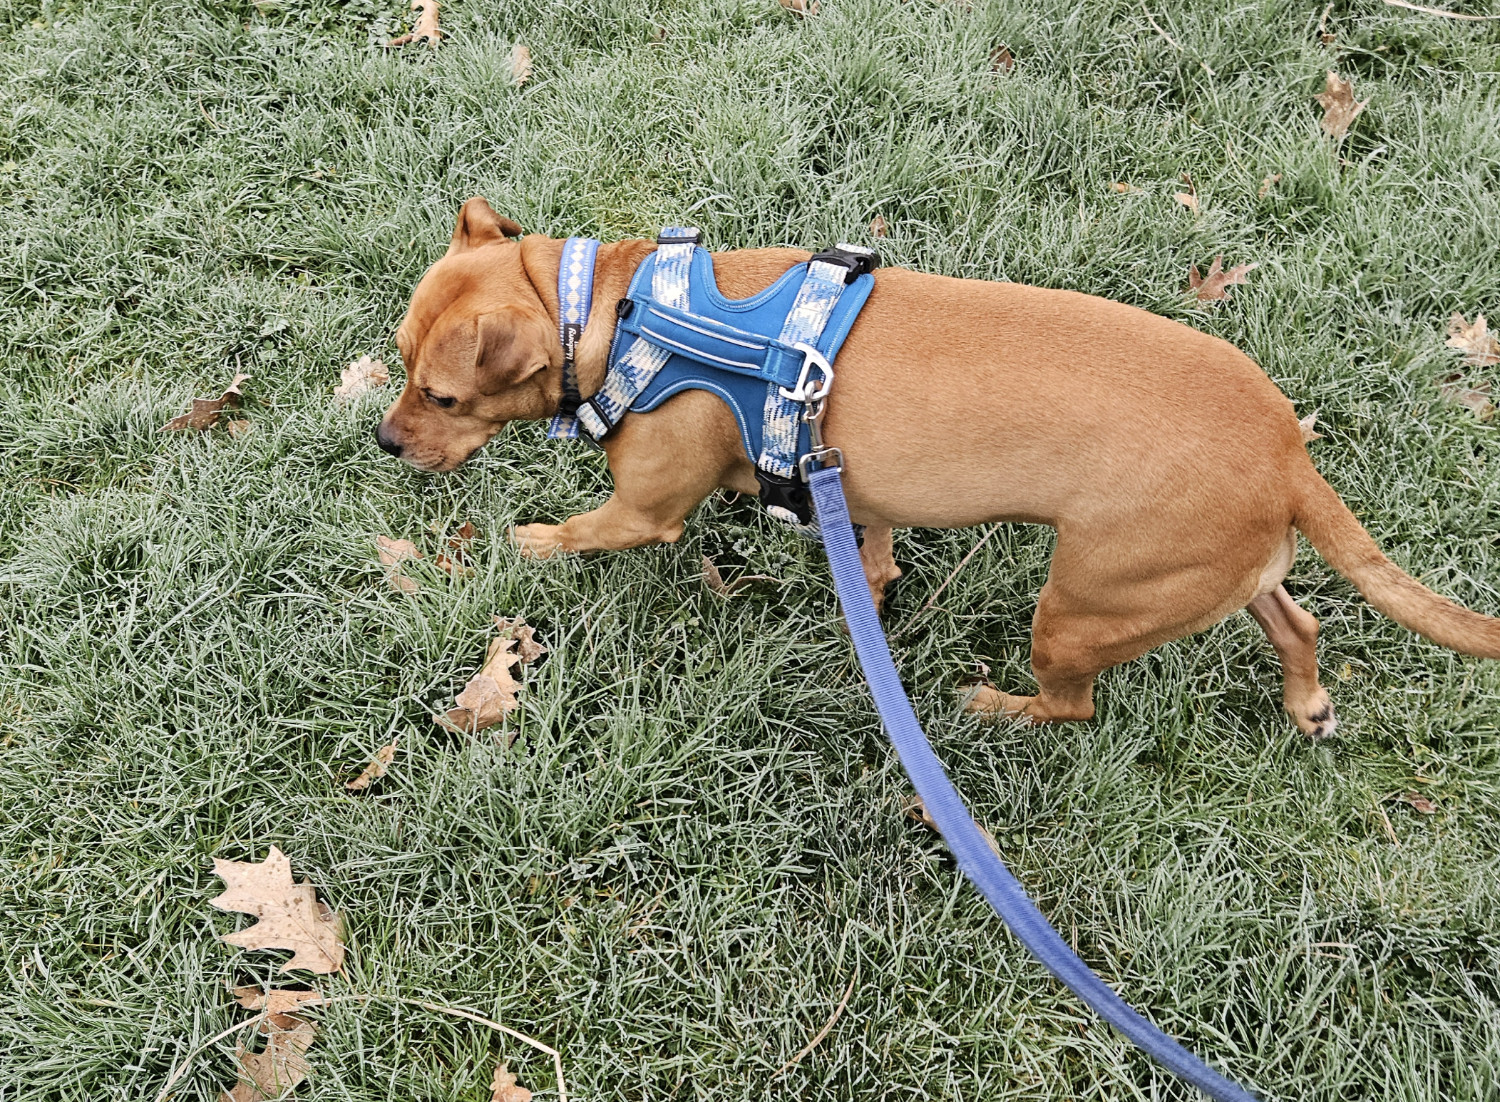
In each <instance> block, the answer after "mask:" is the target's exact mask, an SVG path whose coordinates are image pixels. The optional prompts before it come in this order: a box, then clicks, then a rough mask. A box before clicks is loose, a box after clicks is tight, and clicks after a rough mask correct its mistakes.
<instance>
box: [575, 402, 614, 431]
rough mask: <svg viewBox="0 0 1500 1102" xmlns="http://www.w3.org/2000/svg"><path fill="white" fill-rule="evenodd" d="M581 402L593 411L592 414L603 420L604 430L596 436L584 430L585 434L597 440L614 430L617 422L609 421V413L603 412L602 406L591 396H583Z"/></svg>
mask: <svg viewBox="0 0 1500 1102" xmlns="http://www.w3.org/2000/svg"><path fill="white" fill-rule="evenodd" d="M582 404H584V405H587V406H588V407H589V408H590V409H591V410H593V411H594V415H595V416H596V417H598V418H599V420H601V421H603V422H604V431H603V432H602V433H600V434H599V435H598V436H597V437H594V434H593V433H591V432H585V433H584V435H585V436H589V437H593V438H594V439H595V440H596V441H598V440H602V439H604V437H606V436H608V435H609V434H610V433H612V432H614V431H615V425H617V424H619V422H618V421H611V420H610V419H609V415H608V414H606V413H605V412H604V409H603V407H601V406H600V405H599V403H598V402H596V401H594V399H592V398H585V399H584V400H583V403H582Z"/></svg>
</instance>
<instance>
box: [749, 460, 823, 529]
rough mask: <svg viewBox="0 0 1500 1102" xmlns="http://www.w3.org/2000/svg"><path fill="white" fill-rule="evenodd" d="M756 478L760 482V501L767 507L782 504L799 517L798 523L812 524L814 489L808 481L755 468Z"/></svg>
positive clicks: (781, 505)
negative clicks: (809, 486) (809, 485)
mask: <svg viewBox="0 0 1500 1102" xmlns="http://www.w3.org/2000/svg"><path fill="white" fill-rule="evenodd" d="M755 480H756V481H757V482H759V483H760V503H761V504H762V505H764V506H766V507H767V508H769V507H770V506H772V505H776V506H780V507H781V508H783V509H785V510H786V511H787V512H789V513H791V514H792V515H793V516H795V517H796V518H797V523H798V524H811V523H812V519H813V504H812V491H811V490H810V489H808V487H807V483H805V482H799V481H798V480H797V479H795V478H782V477H781V476H780V475H775V474H772V473H771V472H770V471H763V470H761V469H760V468H759V467H757V468H755Z"/></svg>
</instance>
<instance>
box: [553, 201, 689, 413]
mask: <svg viewBox="0 0 1500 1102" xmlns="http://www.w3.org/2000/svg"><path fill="white" fill-rule="evenodd" d="M656 242H657V245H656V271H655V273H654V274H653V275H652V277H651V297H652V298H654V299H655V300H656V301H657V302H661V303H665V304H666V305H667V306H671V307H674V308H675V309H678V310H687V309H688V272H689V268H690V266H691V264H692V261H693V250H694V249H695V248H697V246H698V231H697V230H695V229H689V228H685V227H682V226H669V227H667V228H666V229H664V230H662V231H661V236H660V237H658V238H657V239H656ZM671 358H672V353H671V352H670V351H669V350H668V349H665V348H661V347H659V346H658V345H654V344H651V343H649V342H647V341H643V340H640V339H639V338H638V339H636V340H635V341H633V342H631V345H630V347H629V349H627V350H626V352H625V354H624V355H622V356H621V357H620V358H619V359H617V360H616V361H615V362H614V363H613V364H612V365H611V367H610V371H609V373H608V375H606V376H605V379H604V385H603V386H602V387H600V388H599V393H597V394H595V395H594V396H593V397H592V398H590V399H589V400H588V401H587V402H585V403H584V404H583V405H581V406H579V407H578V420H579V422H580V423H581V424H582V425H583V427H584V429H585V430H586V431H587V432H588V433H589V434H590V435H591V436H593V437H595V438H596V439H597V438H599V437H601V436H603V435H605V434H606V433H607V432H609V430H610V429H611V428H612V427H613V426H614V425H615V424H616V423H617V422H618V421H619V420H620V418H621V417H623V416H625V411H626V410H628V409H629V408H630V403H632V402H634V401H635V400H636V398H637V397H638V396H639V395H640V393H641V391H643V390H645V389H646V387H648V386H649V385H651V380H652V379H654V378H656V373H657V372H658V371H660V370H661V369H662V368H663V367H664V366H666V362H667V361H668V360H669V359H671Z"/></svg>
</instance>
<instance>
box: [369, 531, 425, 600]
mask: <svg viewBox="0 0 1500 1102" xmlns="http://www.w3.org/2000/svg"><path fill="white" fill-rule="evenodd" d="M375 547H376V549H377V551H378V552H379V554H380V565H381V566H383V567H385V568H386V573H385V580H386V582H388V583H389V584H390V587H391V588H392V589H399V590H400V591H401V592H402V593H415V592H416V591H417V590H419V589H421V588H422V587H421V586H420V585H418V584H417V580H416V579H415V578H408V577H407V576H406V575H405V574H403V573H401V564H402V563H404V562H406V561H407V560H408V559H420V558H421V557H422V552H420V551H418V550H417V545H416V544H414V543H412V541H411V540H393V539H391V538H390V537H389V536H376V537H375Z"/></svg>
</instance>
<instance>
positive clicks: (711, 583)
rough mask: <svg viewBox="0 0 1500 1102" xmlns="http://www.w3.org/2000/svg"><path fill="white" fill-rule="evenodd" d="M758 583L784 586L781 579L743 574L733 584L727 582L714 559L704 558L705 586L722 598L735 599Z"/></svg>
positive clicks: (763, 575) (765, 575)
mask: <svg viewBox="0 0 1500 1102" xmlns="http://www.w3.org/2000/svg"><path fill="white" fill-rule="evenodd" d="M757 582H769V583H770V584H772V585H784V584H786V583H784V582H783V581H782V580H781V579H780V578H773V577H771V575H769V574H741V575H740V576H739V577H738V578H736V579H734V581H732V582H726V581H725V580H724V575H723V574H721V573H719V568H718V567H717V566H716V565H714V561H713V559H711V558H709V557H708V556H707V555H704V556H703V584H704V585H706V586H707V587H708V588H709V589H711V590H713V592H715V593H717V594H718V595H719V596H720V597H733V596H734V595H735V594H736V593H738V592H739V591H740V590H742V589H749V588H750V587H751V586H752V585H755V584H756V583H757Z"/></svg>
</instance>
